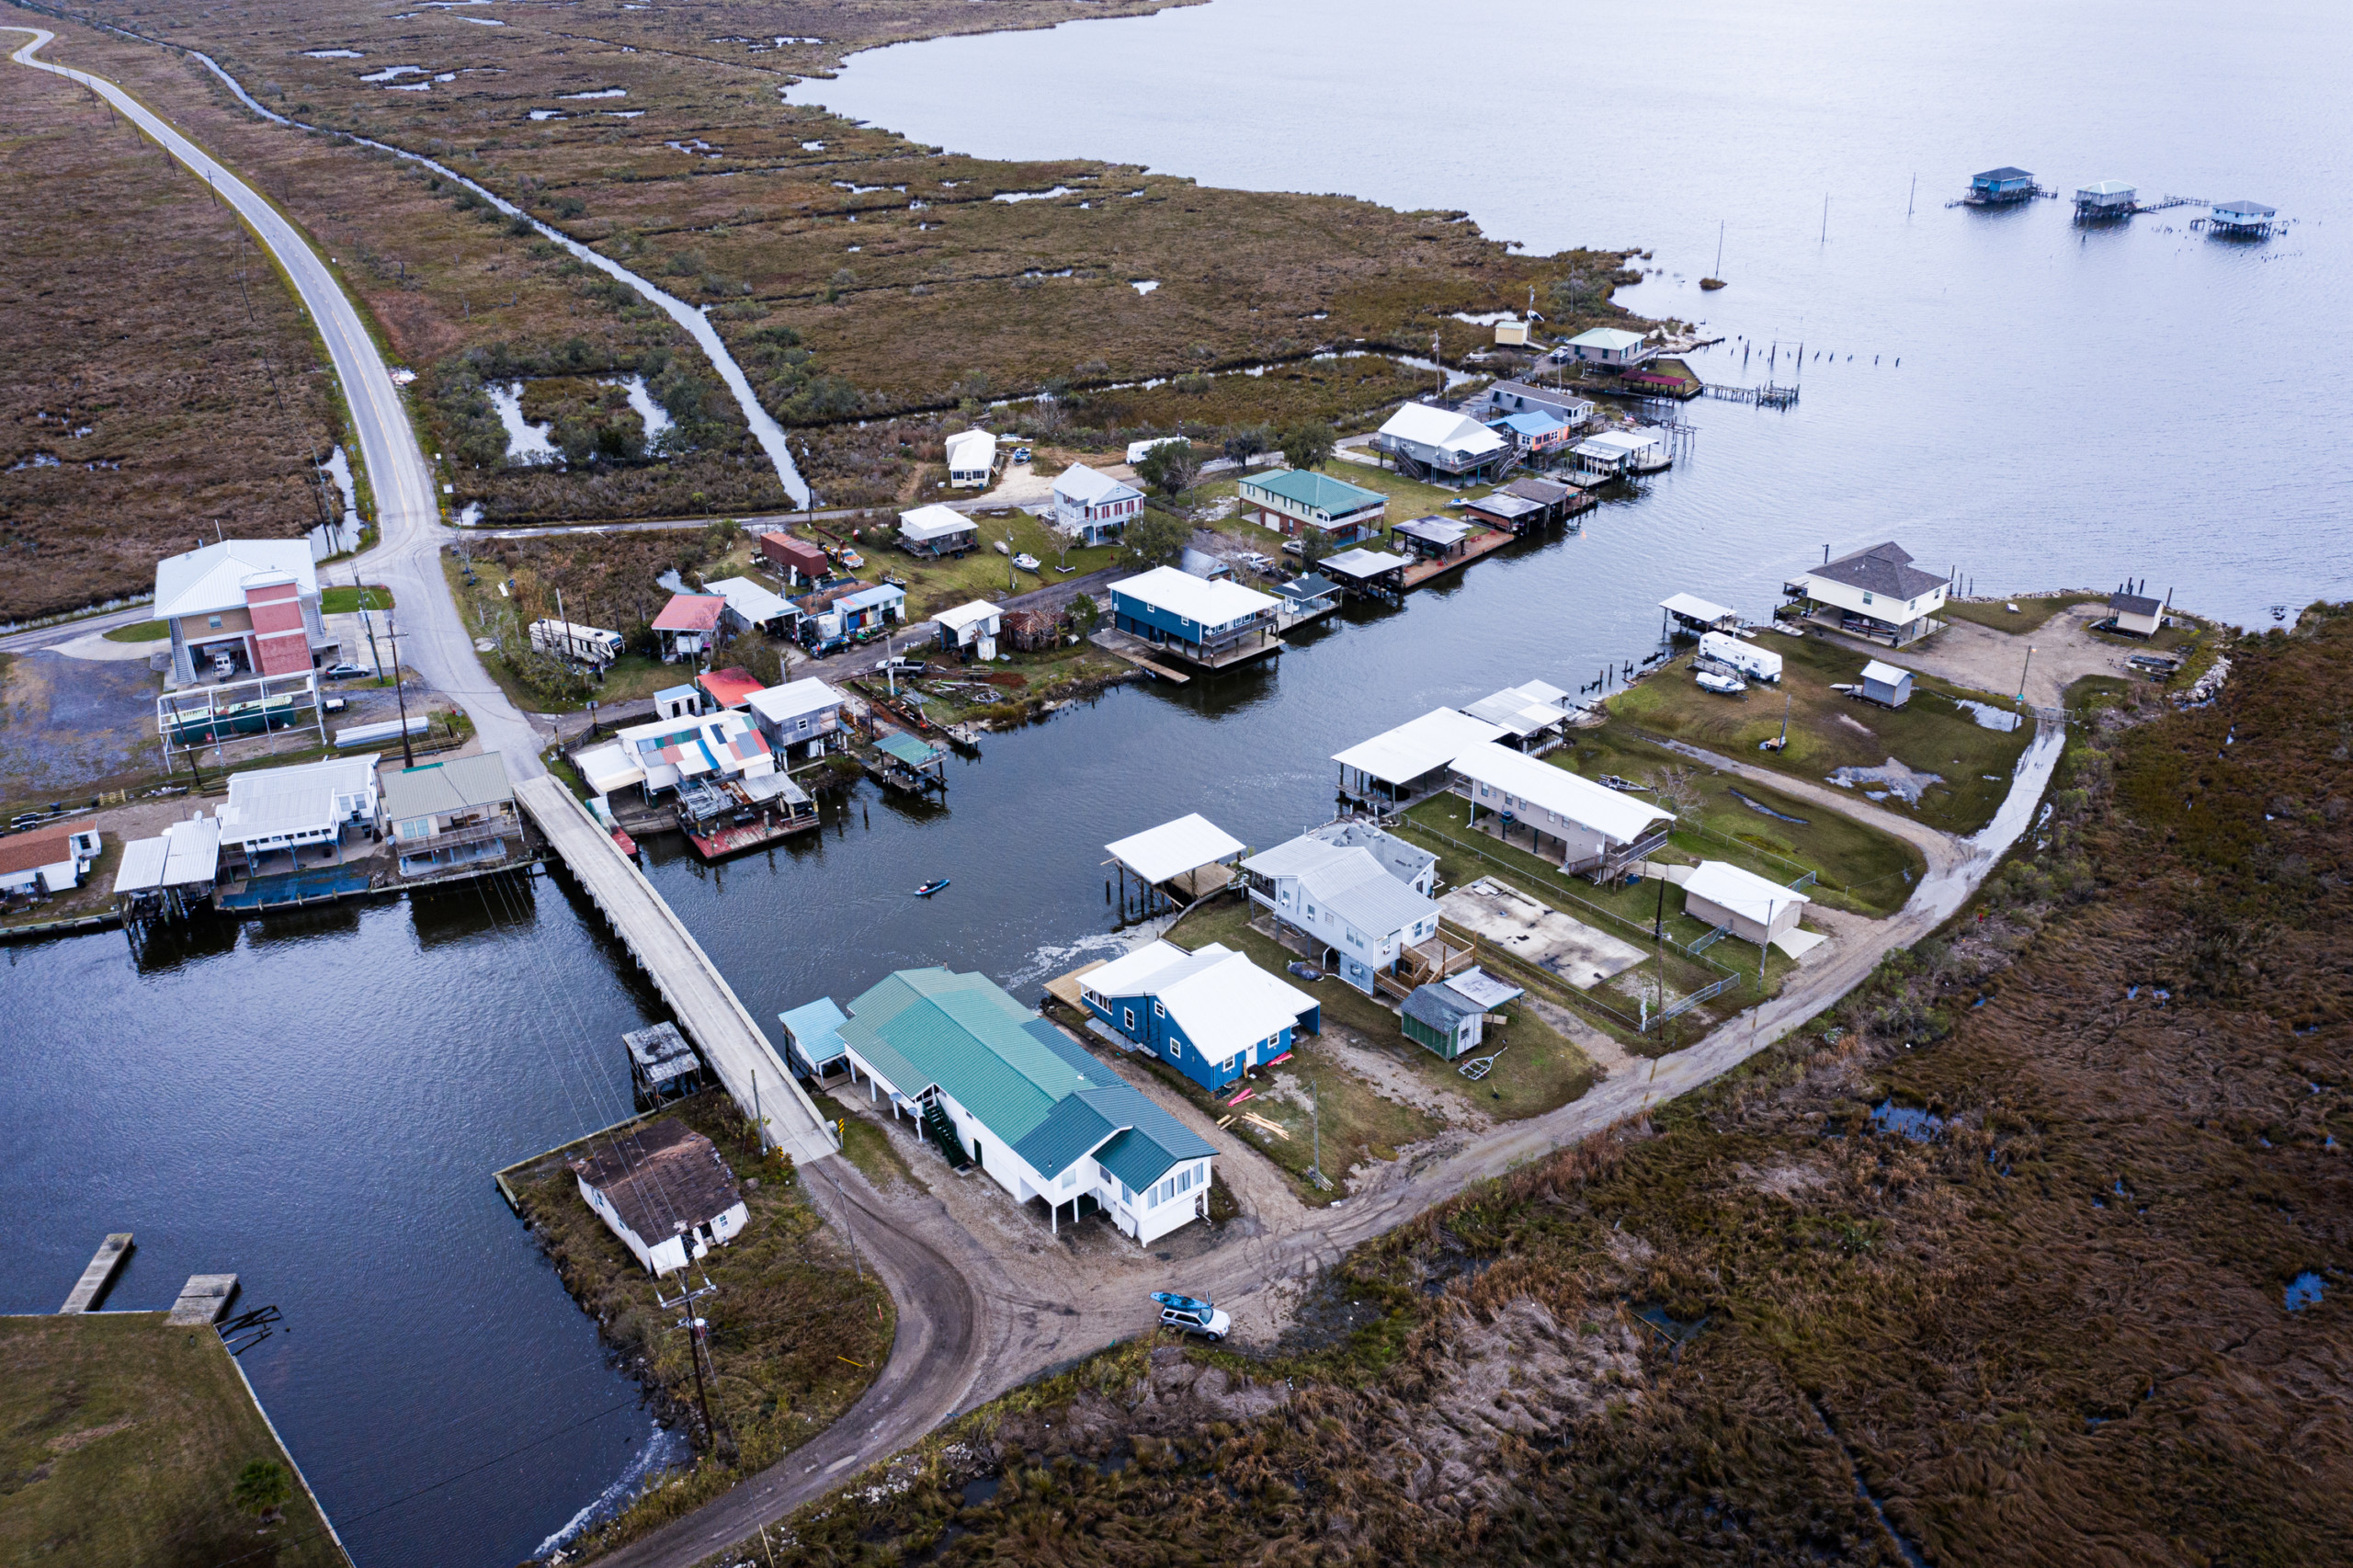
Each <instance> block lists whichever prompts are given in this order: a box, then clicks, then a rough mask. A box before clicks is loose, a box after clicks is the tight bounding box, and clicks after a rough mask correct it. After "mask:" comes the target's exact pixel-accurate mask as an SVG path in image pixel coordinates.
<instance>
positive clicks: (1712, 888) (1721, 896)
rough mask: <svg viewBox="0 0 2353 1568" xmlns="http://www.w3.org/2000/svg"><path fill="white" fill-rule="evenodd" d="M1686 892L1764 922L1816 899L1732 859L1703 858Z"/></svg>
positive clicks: (1693, 868) (1692, 871) (1687, 878)
mask: <svg viewBox="0 0 2353 1568" xmlns="http://www.w3.org/2000/svg"><path fill="white" fill-rule="evenodd" d="M1683 896H1684V897H1686V898H1704V899H1706V900H1707V901H1708V902H1709V903H1713V904H1720V905H1722V907H1723V908H1726V909H1729V910H1731V911H1732V912H1733V914H1734V915H1740V916H1742V917H1744V918H1745V919H1749V920H1754V921H1756V923H1757V924H1758V925H1760V926H1762V925H1764V924H1765V923H1766V922H1767V921H1768V920H1770V919H1771V918H1772V916H1773V915H1774V914H1775V912H1777V911H1779V910H1784V909H1787V908H1789V907H1790V905H1791V904H1796V903H1813V900H1812V899H1809V898H1807V897H1806V895H1805V894H1803V893H1802V892H1798V891H1797V890H1796V889H1794V888H1785V887H1783V886H1782V885H1781V884H1780V883H1779V882H1777V881H1769V880H1768V879H1767V878H1764V877H1760V876H1758V875H1757V874H1756V872H1754V871H1750V870H1745V869H1742V868H1740V867H1738V866H1735V865H1733V863H1732V862H1731V861H1729V860H1702V861H1700V862H1699V864H1698V865H1696V866H1694V867H1692V868H1691V874H1690V875H1689V876H1688V877H1686V878H1685V879H1684V880H1683Z"/></svg>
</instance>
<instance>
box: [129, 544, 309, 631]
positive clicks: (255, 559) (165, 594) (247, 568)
mask: <svg viewBox="0 0 2353 1568" xmlns="http://www.w3.org/2000/svg"><path fill="white" fill-rule="evenodd" d="M275 574H286V575H290V576H291V577H292V578H293V579H294V580H295V583H296V585H298V586H299V587H300V589H301V592H302V593H304V594H306V595H307V594H315V593H317V592H318V591H319V576H318V573H317V572H316V571H314V570H313V568H312V565H311V541H310V540H307V539H233V540H227V541H226V542H225V543H222V544H208V545H206V546H205V547H204V548H203V549H201V550H191V551H188V553H187V554H185V555H167V556H165V558H164V559H163V560H161V561H158V562H155V619H158V620H168V619H172V618H173V617H174V616H181V615H210V613H212V612H213V611H214V610H219V609H229V608H242V607H243V606H244V602H245V589H244V583H245V579H246V578H248V577H261V576H269V575H275Z"/></svg>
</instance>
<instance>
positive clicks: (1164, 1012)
mask: <svg viewBox="0 0 2353 1568" xmlns="http://www.w3.org/2000/svg"><path fill="white" fill-rule="evenodd" d="M1152 1016H1153V1017H1155V1018H1165V1017H1167V1016H1168V1009H1167V1008H1165V1007H1163V1006H1161V1005H1160V1004H1159V1003H1158V1002H1156V1001H1155V1002H1154V1003H1153V1005H1152Z"/></svg>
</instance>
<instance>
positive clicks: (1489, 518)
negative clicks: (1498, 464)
mask: <svg viewBox="0 0 2353 1568" xmlns="http://www.w3.org/2000/svg"><path fill="white" fill-rule="evenodd" d="M1550 512H1551V508H1550V507H1548V506H1545V505H1544V503H1542V502H1541V501H1535V500H1530V499H1529V497H1527V496H1525V495H1518V494H1513V493H1512V492H1511V491H1509V490H1498V491H1496V492H1495V493H1494V494H1491V495H1482V496H1480V497H1479V498H1478V499H1477V500H1475V501H1467V502H1465V503H1463V506H1462V515H1463V516H1464V517H1467V518H1469V519H1470V520H1471V521H1472V522H1475V523H1483V524H1485V525H1486V526H1487V527H1489V528H1498V529H1501V530H1502V531H1503V532H1505V533H1512V534H1524V533H1526V532H1527V531H1528V530H1529V529H1530V528H1535V527H1537V526H1538V525H1539V524H1540V523H1542V522H1543V521H1544V519H1545V517H1547V516H1549V515H1550Z"/></svg>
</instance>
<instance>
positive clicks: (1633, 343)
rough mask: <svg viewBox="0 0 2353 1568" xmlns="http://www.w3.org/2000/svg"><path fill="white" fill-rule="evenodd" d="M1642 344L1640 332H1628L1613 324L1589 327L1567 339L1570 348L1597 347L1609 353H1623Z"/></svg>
mask: <svg viewBox="0 0 2353 1568" xmlns="http://www.w3.org/2000/svg"><path fill="white" fill-rule="evenodd" d="M1642 346H1643V335H1642V334H1641V333H1639V332H1628V331H1625V330H1624V329H1623V328H1621V327H1614V326H1597V327H1591V328H1588V329H1587V330H1586V331H1584V332H1581V333H1578V334H1577V335H1575V336H1574V337H1572V338H1570V339H1569V347H1572V348H1599V349H1602V350H1604V351H1605V352H1608V353H1611V354H1623V353H1625V352H1626V351H1627V350H1628V349H1630V348H1640V347H1642Z"/></svg>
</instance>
